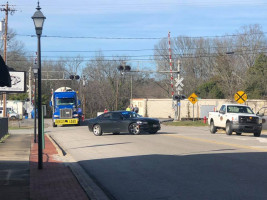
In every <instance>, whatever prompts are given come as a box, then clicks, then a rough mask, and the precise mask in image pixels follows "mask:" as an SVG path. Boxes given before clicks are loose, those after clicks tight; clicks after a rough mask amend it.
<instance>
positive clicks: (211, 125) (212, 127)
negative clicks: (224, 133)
mask: <svg viewBox="0 0 267 200" xmlns="http://www.w3.org/2000/svg"><path fill="white" fill-rule="evenodd" d="M210 132H211V133H212V134H214V133H216V132H217V127H216V126H214V122H213V121H211V122H210Z"/></svg>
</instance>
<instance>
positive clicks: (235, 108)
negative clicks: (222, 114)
mask: <svg viewBox="0 0 267 200" xmlns="http://www.w3.org/2000/svg"><path fill="white" fill-rule="evenodd" d="M227 112H228V113H247V114H254V113H253V111H252V110H251V109H250V107H246V106H227Z"/></svg>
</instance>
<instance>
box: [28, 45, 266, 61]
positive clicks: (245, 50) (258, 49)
mask: <svg viewBox="0 0 267 200" xmlns="http://www.w3.org/2000/svg"><path fill="white" fill-rule="evenodd" d="M266 49H267V47H264V48H256V49H243V50H234V51H233V52H234V53H237V52H240V53H242V52H251V51H262V50H266ZM219 53H222V54H229V52H228V51H227V52H214V53H206V54H216V55H218V54H219ZM173 55H175V56H184V55H193V54H188V53H181V54H177V53H176V54H173ZM155 56H162V57H164V56H169V55H167V54H160V55H155V54H154V55H132V56H131V55H112V56H103V57H107V58H118V57H121V58H137V57H155ZM25 57H28V58H34V57H35V56H25ZM42 57H43V58H62V59H64V58H77V57H75V56H66V57H60V56H42ZM94 57H96V56H85V58H94ZM81 58H84V57H81Z"/></svg>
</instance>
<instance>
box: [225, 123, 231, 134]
mask: <svg viewBox="0 0 267 200" xmlns="http://www.w3.org/2000/svg"><path fill="white" fill-rule="evenodd" d="M225 131H226V135H232V133H233V130H232V126H231V123H230V122H227V123H226V128H225Z"/></svg>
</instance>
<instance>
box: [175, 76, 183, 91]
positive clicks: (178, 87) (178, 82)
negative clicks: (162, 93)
mask: <svg viewBox="0 0 267 200" xmlns="http://www.w3.org/2000/svg"><path fill="white" fill-rule="evenodd" d="M183 80H184V78H183V77H181V78H180V79H178V78H176V79H175V81H176V83H175V87H176V90H177V91H182V90H183V87H184V84H183V83H182V81H183Z"/></svg>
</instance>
